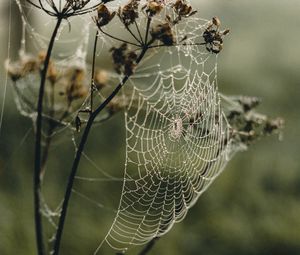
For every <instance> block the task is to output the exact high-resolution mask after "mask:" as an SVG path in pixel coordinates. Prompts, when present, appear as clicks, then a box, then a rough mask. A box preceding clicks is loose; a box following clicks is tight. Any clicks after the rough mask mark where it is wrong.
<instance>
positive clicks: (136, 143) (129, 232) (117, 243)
mask: <svg viewBox="0 0 300 255" xmlns="http://www.w3.org/2000/svg"><path fill="white" fill-rule="evenodd" d="M205 26H207V21H204V20H201V19H197V18H193V20H192V22H187V23H185V25H184V26H182V27H179V28H178V30H177V31H176V32H177V34H179V35H180V34H187V35H188V38H189V41H188V42H187V44H193V43H195V42H197V41H199V40H200V39H201V34H202V33H203V30H204V28H205ZM199 35H200V36H199ZM178 40H180V38H179V39H178ZM130 87H131V89H132V93H131V96H130V99H129V104H128V107H127V108H126V111H125V127H126V163H125V173H124V182H123V190H122V194H121V199H120V204H119V208H118V211H117V215H116V218H115V220H114V222H113V224H112V226H111V228H110V230H109V233H108V234H107V236H106V238H105V241H104V242H107V243H108V244H109V245H110V246H111V247H113V248H114V249H116V250H121V251H123V252H125V251H126V248H127V247H129V246H130V245H142V244H145V243H147V242H149V241H150V240H152V239H154V238H156V237H160V236H162V235H164V234H165V233H167V232H168V231H169V230H170V229H171V228H172V226H173V225H174V223H176V222H179V221H181V220H182V219H183V218H184V217H185V215H186V214H187V212H188V209H189V208H190V207H192V206H193V205H194V203H195V202H196V201H197V199H198V197H199V196H200V195H201V194H202V193H203V192H204V191H205V190H206V189H207V188H208V187H209V185H210V184H211V183H212V182H213V180H214V179H215V178H216V177H217V176H218V175H219V174H220V173H221V172H222V170H223V169H224V167H225V165H226V163H227V162H228V160H229V158H230V154H231V141H230V133H229V132H230V128H229V125H228V123H227V121H226V118H225V116H224V114H223V111H222V109H221V104H220V97H219V94H218V90H217V64H216V58H215V57H214V56H212V55H211V54H208V53H207V52H206V50H205V48H203V47H199V46H178V47H172V48H168V49H166V48H164V49H159V50H155V51H154V52H153V53H152V54H151V58H149V59H147V60H145V61H144V62H143V63H142V66H141V68H140V69H138V70H137V73H136V74H135V76H134V77H133V79H132V80H131V82H130ZM102 244H103V243H102ZM102 244H101V245H102ZM101 245H100V246H101Z"/></svg>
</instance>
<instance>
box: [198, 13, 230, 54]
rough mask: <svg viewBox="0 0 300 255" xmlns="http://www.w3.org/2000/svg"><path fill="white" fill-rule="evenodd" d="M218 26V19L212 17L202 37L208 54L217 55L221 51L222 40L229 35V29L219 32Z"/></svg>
mask: <svg viewBox="0 0 300 255" xmlns="http://www.w3.org/2000/svg"><path fill="white" fill-rule="evenodd" d="M220 25H221V21H220V20H219V18H217V17H213V18H212V20H211V23H210V24H209V25H208V26H207V28H206V29H205V31H204V33H203V35H202V36H203V39H204V41H205V45H206V50H207V51H208V52H212V53H215V54H218V53H219V52H220V51H221V50H222V49H223V38H224V36H226V35H227V34H228V33H229V29H226V30H224V31H223V32H220V30H219V29H220Z"/></svg>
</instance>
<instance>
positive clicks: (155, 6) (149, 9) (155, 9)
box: [142, 0, 164, 17]
mask: <svg viewBox="0 0 300 255" xmlns="http://www.w3.org/2000/svg"><path fill="white" fill-rule="evenodd" d="M163 7H164V3H163V2H162V1H160V0H149V1H148V3H147V4H146V5H145V6H144V7H143V8H142V9H145V11H146V13H147V14H148V15H149V16H150V17H152V16H154V15H157V14H159V13H160V12H161V10H162V9H163Z"/></svg>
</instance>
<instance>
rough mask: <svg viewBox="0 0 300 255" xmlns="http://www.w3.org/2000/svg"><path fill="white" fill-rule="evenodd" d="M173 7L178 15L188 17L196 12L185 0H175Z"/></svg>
mask: <svg viewBox="0 0 300 255" xmlns="http://www.w3.org/2000/svg"><path fill="white" fill-rule="evenodd" d="M173 8H174V10H175V13H176V14H177V15H178V16H179V17H189V16H191V15H194V14H195V13H196V12H197V11H194V10H193V8H192V6H191V5H189V4H187V2H186V0H177V1H176V2H175V3H174V5H173Z"/></svg>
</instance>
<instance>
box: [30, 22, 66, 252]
mask: <svg viewBox="0 0 300 255" xmlns="http://www.w3.org/2000/svg"><path fill="white" fill-rule="evenodd" d="M61 21H62V19H61V18H57V22H56V25H55V28H54V30H53V33H52V36H51V39H50V42H49V46H48V50H47V54H46V58H45V61H44V66H43V69H42V71H41V83H40V88H39V97H38V104H37V119H36V134H35V157H34V180H33V181H34V185H33V186H34V187H33V188H34V219H35V232H36V243H37V251H38V254H39V255H43V254H45V247H44V242H43V227H42V214H41V176H40V174H41V140H42V115H43V99H44V94H45V84H46V78H47V72H48V67H49V62H50V57H51V53H52V49H53V46H54V41H55V38H56V35H57V32H58V29H59V27H60V24H61Z"/></svg>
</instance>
